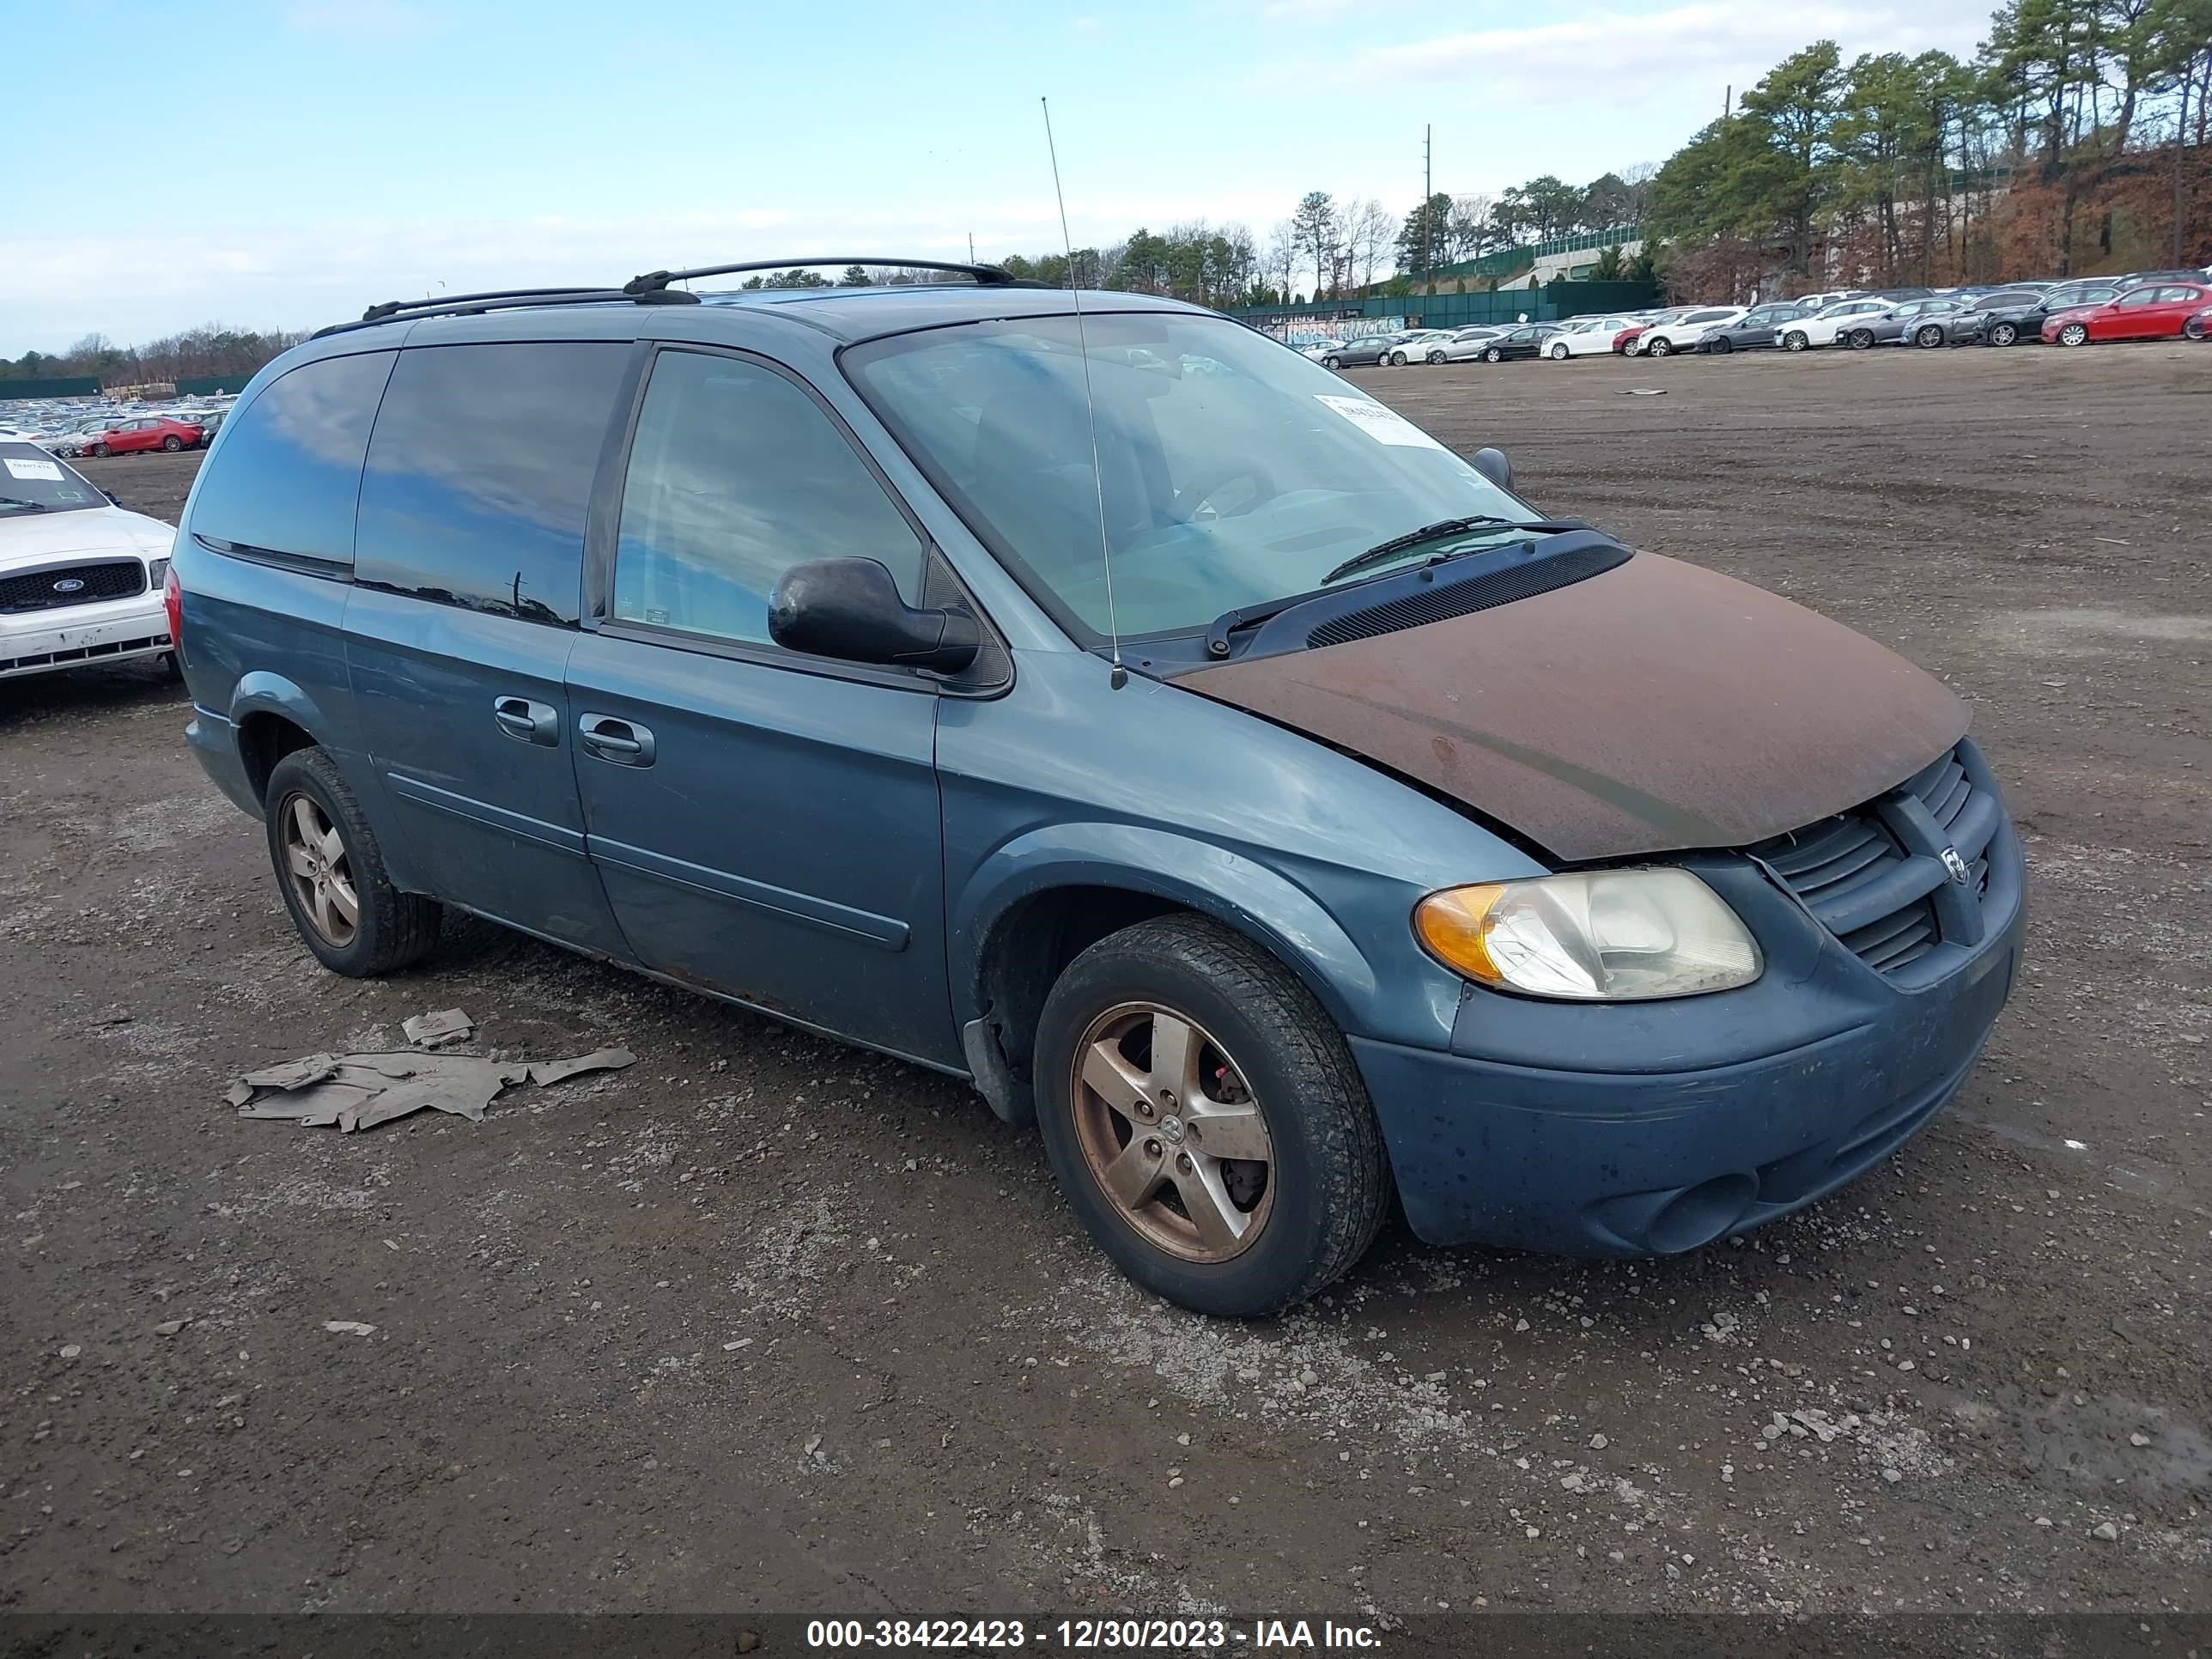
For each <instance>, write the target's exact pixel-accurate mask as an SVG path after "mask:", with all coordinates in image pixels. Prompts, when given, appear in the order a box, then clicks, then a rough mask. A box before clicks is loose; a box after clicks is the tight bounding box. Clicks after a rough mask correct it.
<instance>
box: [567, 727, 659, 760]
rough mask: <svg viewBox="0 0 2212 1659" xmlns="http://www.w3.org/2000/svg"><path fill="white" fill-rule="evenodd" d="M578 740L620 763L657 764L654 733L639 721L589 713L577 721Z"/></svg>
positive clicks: (603, 758)
mask: <svg viewBox="0 0 2212 1659" xmlns="http://www.w3.org/2000/svg"><path fill="white" fill-rule="evenodd" d="M576 741H577V742H579V743H580V744H583V745H584V747H585V748H586V749H588V750H591V752H592V753H593V754H594V755H597V756H598V757H599V758H600V759H601V760H603V761H608V762H611V763H613V764H614V765H617V766H650V765H652V764H653V733H652V732H649V731H647V729H646V728H645V727H644V726H640V725H639V724H638V723H637V722H636V721H635V720H617V719H616V718H615V717H614V716H613V715H612V714H586V715H584V716H583V718H581V719H580V720H578V721H577V722H576Z"/></svg>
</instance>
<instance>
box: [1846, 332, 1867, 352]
mask: <svg viewBox="0 0 2212 1659" xmlns="http://www.w3.org/2000/svg"><path fill="white" fill-rule="evenodd" d="M1844 344H1846V345H1848V346H1849V347H1850V349H1852V350H1854V351H1870V350H1872V349H1874V331H1873V330H1872V329H1870V328H1855V329H1853V330H1852V331H1850V333H1849V334H1847V335H1845V336H1844Z"/></svg>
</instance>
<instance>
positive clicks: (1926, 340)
mask: <svg viewBox="0 0 2212 1659" xmlns="http://www.w3.org/2000/svg"><path fill="white" fill-rule="evenodd" d="M1912 343H1913V344H1915V345H1917V346H1918V347H1919V348H1920V349H1922V350H1923V351H1932V350H1934V349H1936V347H1937V346H1939V345H1942V343H1943V330H1942V325H1940V324H1936V323H1929V325H1927V326H1926V327H1924V328H1923V329H1921V330H1920V331H1919V332H1918V333H1917V334H1915V335H1914V336H1913V337H1912Z"/></svg>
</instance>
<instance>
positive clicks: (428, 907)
mask: <svg viewBox="0 0 2212 1659" xmlns="http://www.w3.org/2000/svg"><path fill="white" fill-rule="evenodd" d="M262 799H263V802H264V809H265V814H266V820H267V828H268V832H269V857H270V863H271V864H272V865H274V866H275V867H276V885H277V887H278V889H279V890H281V891H282V892H283V896H284V908H286V909H287V910H289V911H290V912H291V913H292V925H293V926H294V927H297V928H298V929H299V930H300V937H301V939H302V940H303V941H304V942H305V943H306V945H307V949H308V950H309V951H313V953H314V957H315V960H316V961H318V962H319V963H322V964H323V966H324V967H325V968H327V969H330V970H331V972H332V973H334V974H343V975H346V976H347V977H348V978H349V979H367V978H370V977H373V976H374V975H378V974H388V973H390V972H392V970H393V969H398V968H404V967H407V966H408V965H410V963H416V962H419V961H421V960H422V958H423V957H426V956H428V954H429V953H430V951H431V950H432V949H433V948H434V947H435V945H437V943H438V923H439V917H440V912H439V909H438V906H437V904H436V902H435V901H433V900H430V899H427V898H424V897H422V896H421V895H420V894H417V893H403V892H401V891H400V890H399V889H398V888H397V887H395V886H394V885H392V878H391V877H390V876H389V875H388V874H386V871H385V867H384V852H383V849H382V848H380V847H379V846H378V844H377V840H376V835H375V832H374V830H372V829H370V828H369V827H368V819H367V817H364V816H363V815H362V810H361V803H360V802H359V801H358V800H356V799H355V798H354V793H353V791H352V789H351V788H349V787H348V786H347V784H346V781H345V778H344V777H343V775H341V774H340V772H339V771H338V769H337V764H336V763H334V762H333V761H332V760H331V757H329V755H327V754H325V752H324V751H323V750H320V749H312V748H311V749H299V750H294V751H293V752H292V753H290V754H289V755H287V756H285V757H284V758H283V760H281V761H278V762H277V763H276V767H275V769H273V770H272V771H271V772H270V775H269V787H268V788H267V790H266V791H265V792H264V794H263V797H262Z"/></svg>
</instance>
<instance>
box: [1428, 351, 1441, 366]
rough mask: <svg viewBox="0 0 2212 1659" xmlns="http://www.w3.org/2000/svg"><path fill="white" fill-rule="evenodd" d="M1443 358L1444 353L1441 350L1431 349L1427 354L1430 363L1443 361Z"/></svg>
mask: <svg viewBox="0 0 2212 1659" xmlns="http://www.w3.org/2000/svg"><path fill="white" fill-rule="evenodd" d="M1443 360H1444V354H1443V352H1441V351H1431V353H1430V354H1429V362H1431V364H1435V363H1440V362H1443Z"/></svg>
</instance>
